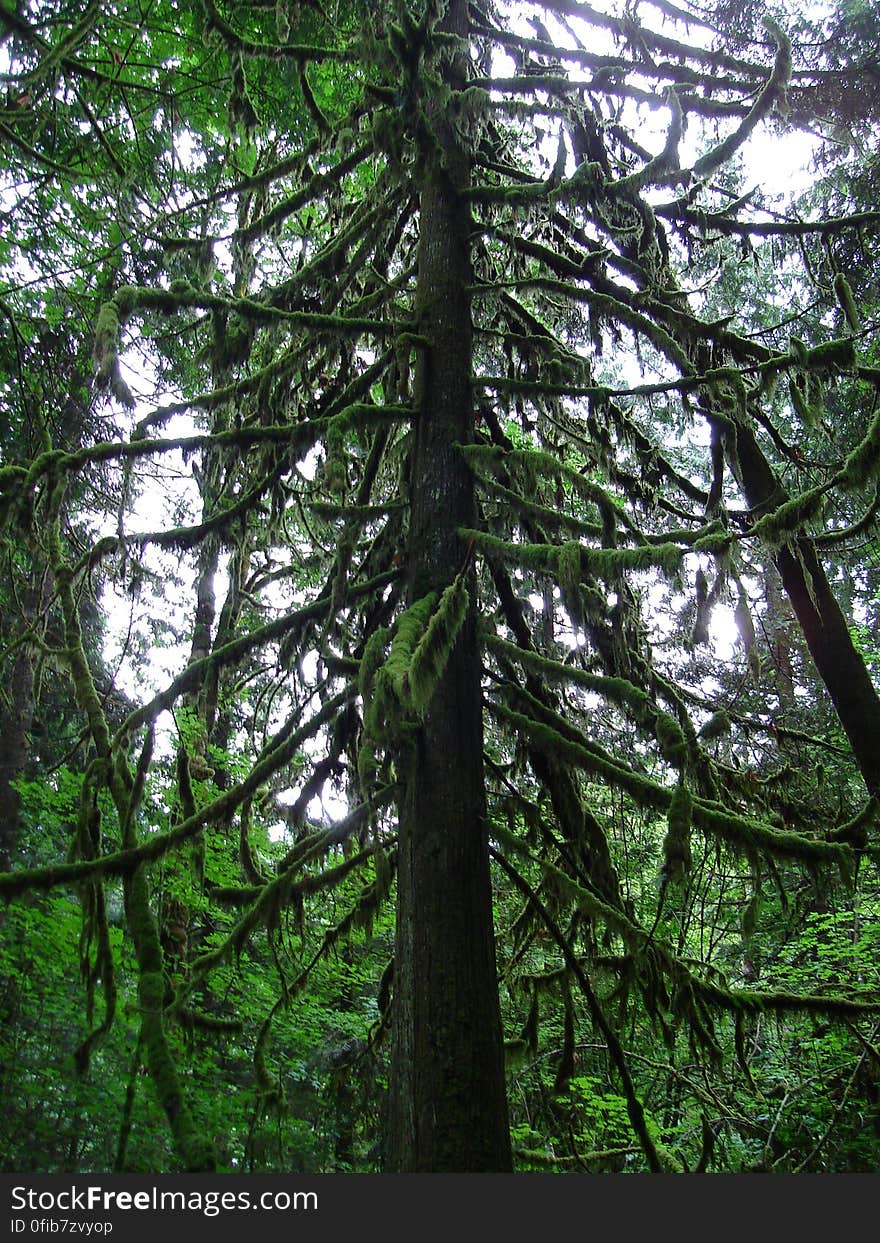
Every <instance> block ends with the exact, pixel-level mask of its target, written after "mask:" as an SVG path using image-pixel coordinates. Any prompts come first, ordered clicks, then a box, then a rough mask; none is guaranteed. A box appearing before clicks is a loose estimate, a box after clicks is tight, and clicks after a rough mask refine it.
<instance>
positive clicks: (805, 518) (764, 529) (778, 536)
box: [752, 485, 827, 545]
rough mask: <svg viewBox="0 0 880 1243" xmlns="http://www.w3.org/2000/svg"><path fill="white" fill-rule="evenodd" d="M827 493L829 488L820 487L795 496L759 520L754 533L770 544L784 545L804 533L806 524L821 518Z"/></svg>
mask: <svg viewBox="0 0 880 1243" xmlns="http://www.w3.org/2000/svg"><path fill="white" fill-rule="evenodd" d="M826 493H827V487H826V486H825V485H819V486H818V487H815V488H810V489H808V491H806V492H802V493H801V495H800V496H793V497H792V498H791V500H788V501H785V502H784V503H783V504H782V505H780V506H779V508H778V509H774V510H772V511H771V512H770V513H769V514H765V515H764V517H763V518H759V519H758V521H757V522H756V523H755V525H754V526H753V527H752V533H753V534H754V535H758V536H760V537H761V539H764V540H766V541H767V543H768V544H772V545H779V544H784V543H785V542H786V541H787V540H789V539H791V537H792V536H794V535H797V534H798V533H799V532H800V531H802V530H803V528H804V526H805V525H806V523H808V522H810V521H812V520H813V519H816V518H819V517H821V515H822V511H823V509H824V507H825V498H826Z"/></svg>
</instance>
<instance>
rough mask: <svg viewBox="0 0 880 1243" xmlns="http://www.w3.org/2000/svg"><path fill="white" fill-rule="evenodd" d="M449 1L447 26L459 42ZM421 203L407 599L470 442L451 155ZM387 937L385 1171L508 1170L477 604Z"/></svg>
mask: <svg viewBox="0 0 880 1243" xmlns="http://www.w3.org/2000/svg"><path fill="white" fill-rule="evenodd" d="M466 12H467V10H466V5H465V4H464V3H463V2H462V0H452V3H451V4H450V6H449V9H448V10H447V15H446V19H445V27H446V29H448V30H453V31H455V32H456V33H459V34H465V33H466V31H467V25H466V21H467V18H466ZM433 164H434V167H433V169H432V170H429V171H428V172H427V174H426V177H425V181H424V184H423V190H422V196H421V237H420V249H419V278H418V279H419V318H420V321H421V322H420V331H421V332H422V333H423V334H424V335H425V337H426V338H427V340H428V341H429V342H430V345H429V347H428V348H427V349H426V350H425V351H424V355H423V358H422V363H421V367H420V374H419V377H418V385H419V388H418V392H417V399H418V404H419V422H418V427H417V433H416V444H415V449H414V455H413V468H412V480H411V496H412V511H411V524H410V545H409V598H410V601H411V602H412V601H415V600H417V599H420V598H421V597H422V596H424V595H425V594H426V593H427V592H429V591H432V590H442V588H444V587H445V586H446V585H447V584H448V583H450V582H452V580H453V579H454V578H455V576H456V575H457V574H458V573H459V571H460V570H461V569H462V567H463V565H464V563H465V558H466V549H465V548H464V547H463V545H462V542H461V540H460V538H459V536H458V534H457V530H458V528H459V527H460V526H471V525H472V523H473V520H474V514H475V503H474V494H473V484H472V480H471V477H470V473H469V472H468V470H467V468H466V467H465V465H464V463H463V461H462V459H461V457H460V455H459V454H458V453H457V452H456V450H455V447H454V446H455V444H456V443H462V442H466V441H468V440H469V439H470V438H471V436H472V428H473V418H472V401H471V365H472V364H471V354H472V341H471V322H470V306H469V303H468V295H467V287H468V285H469V284H470V282H471V264H470V254H469V239H470V217H469V212H468V210H467V207H466V205H465V204H464V203H463V202H462V201H461V199H460V197H459V194H458V192H457V187H458V186H462V185H464V184H465V183H466V179H467V163H466V160H464V158H463V157H462V156H461V155H460V154H459V153H458V152H457V151H456V150H455V149H454V145H453V143H452V141H451V139H450V143H449V146H448V149H447V153H446V159H445V160H444V167H443V168H441V167H440V163H439V161H438V160H437V159H436V156H435V157H434V161H433ZM402 768H403V772H402V778H403V783H404V794H403V797H402V799H401V803H400V834H399V849H398V902H397V938H396V946H395V976H394V1003H393V1007H394V1008H393V1029H392V1031H393V1035H392V1065H391V1090H390V1100H389V1116H388V1133H387V1142H386V1168H387V1169H388V1170H389V1171H395V1172H414V1171H421V1172H434V1173H440V1172H455V1171H463V1172H471V1171H502V1172H503V1171H507V1170H509V1169H510V1168H511V1154H510V1138H509V1130H508V1118H507V1104H506V1097H505V1084H504V1055H503V1042H502V1036H501V1021H500V1011H499V1003H498V984H497V973H496V967H495V947H494V932H493V922H492V895H491V887H490V878H489V857H488V851H487V832H486V818H485V795H484V788H483V727H482V694H481V661H480V652H479V646H478V642H477V632H476V620H475V615H474V608H473V605H472V606H471V609H470V613H469V616H468V619H467V621H466V623H465V625H464V626H463V628H462V631H461V633H460V635H459V638H458V641H457V643H456V645H455V648H454V650H453V652H452V655H451V657H450V660H449V663H448V665H447V667H446V671H445V674H444V676H443V678H442V679H441V682H440V685H439V686H438V688H437V691H436V693H435V695H434V698H433V700H432V702H431V705H430V708H429V710H428V713H427V716H426V719H425V721H424V724H423V726H422V728H420V729H419V731H418V735H417V737H416V740H415V743H414V745H413V747H412V749H411V751H410V753H409V755H408V756H406V757H404V758H403V759H402Z"/></svg>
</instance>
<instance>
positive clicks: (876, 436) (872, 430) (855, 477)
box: [840, 409, 880, 488]
mask: <svg viewBox="0 0 880 1243" xmlns="http://www.w3.org/2000/svg"><path fill="white" fill-rule="evenodd" d="M878 460H880V409H878V411H877V413H876V414H875V415H874V417H873V419H872V420H871V425H870V427H869V428H868V432H867V435H866V436H865V438H864V439H863V440H861V441H860V442H859V444H857V445H856V447H855V448H854V449H853V451H852V453H850V454H849V455H848V456H847V458H846V460H845V461H844V463H843V469H842V470H841V472H840V478H841V482H842V483H843V484H844V485H845V486H846V487H849V488H860V487H862V486H863V485H864V484H866V483H867V482H868V480H869V479H870V478H871V476H872V475H873V474H874V472H875V470H876V468H877V462H878Z"/></svg>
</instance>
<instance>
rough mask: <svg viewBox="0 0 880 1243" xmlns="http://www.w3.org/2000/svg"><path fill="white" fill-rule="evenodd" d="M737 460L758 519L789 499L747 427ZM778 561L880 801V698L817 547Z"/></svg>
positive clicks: (784, 553)
mask: <svg viewBox="0 0 880 1243" xmlns="http://www.w3.org/2000/svg"><path fill="white" fill-rule="evenodd" d="M736 457H737V459H738V460H737V461H732V462H731V467H732V469H733V471H734V474H735V475H736V476H737V478H738V479H739V482H740V485H741V487H742V489H743V492H744V494H745V497H746V500H747V501H748V504H749V506H750V507H751V509H753V510H755V511H756V512H757V514H761V513H766V512H767V511H768V510H770V509H773V508H775V507H776V506H778V505H781V504H783V503H784V502H785V501H786V500H788V499H789V498H788V495H787V493H786V492H785V490H784V489H783V488H782V485H781V484H780V483H779V481H778V480H777V478H776V476H775V474H774V473H773V471H772V469H771V467H770V465H769V463H768V462H767V459H766V458H765V457H764V454H763V453H762V452H761V448H760V446H759V445H758V443H757V441H756V440H755V437H754V434H753V433H752V431H751V429H750V428H748V427H745V426H740V427H738V428H737V453H736ZM774 560H775V562H776V567H777V569H778V570H779V573H780V575H781V577H782V582H783V586H784V587H785V591H786V595H787V596H788V598H789V600H790V601H791V606H792V608H793V609H794V612H795V616H796V617H797V619H798V622H799V623H800V627H801V629H802V631H803V633H804V638H805V639H806V642H807V647H808V648H809V649H810V654H811V656H812V657H813V660H814V662H815V665H816V669H817V670H818V672H819V676H820V677H821V679H822V681H823V682H824V683H825V686H826V688H827V690H828V694H829V695H830V696H831V700H832V702H833V704H834V707H835V708H836V710H837V715H838V717H839V718H840V723H841V725H842V726H843V729H844V732H845V733H846V736H847V738H848V739H849V742H850V746H851V747H852V749H853V755H854V756H855V758H856V762H857V764H858V765H859V768H860V770H861V773H862V776H863V777H864V779H865V785H866V786H867V787H868V790H869V791H870V793H871V794H876V795H880V743H878V739H880V697H878V694H877V690H876V688H875V686H874V683H873V682H872V681H871V675H870V674H869V673H868V670H867V668H866V666H865V662H864V660H863V659H862V657H861V656H860V655H859V653H858V652H857V651H856V649H855V646H854V645H853V641H852V638H851V637H850V633H849V627H848V625H847V622H846V618H845V617H844V615H843V612H842V610H841V608H840V605H839V604H838V603H837V600H836V598H835V596H834V593H833V592H832V590H831V587H830V585H829V583H828V578H827V576H826V574H825V570H824V568H823V566H822V564H821V562H820V561H819V558H818V557H817V556H816V551H815V548H814V547H813V543H812V541H811V540H809V539H807V538H806V537H805V536H799V537H798V538H796V539H794V540H793V541H792V542H791V543H790V544H786V545H783V547H782V548H780V549H779V550H778V551H777V552H776V555H775V557H774Z"/></svg>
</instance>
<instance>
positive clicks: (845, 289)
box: [834, 272, 861, 332]
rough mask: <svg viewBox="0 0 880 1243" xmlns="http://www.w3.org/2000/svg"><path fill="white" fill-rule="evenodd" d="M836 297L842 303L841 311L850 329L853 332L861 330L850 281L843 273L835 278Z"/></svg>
mask: <svg viewBox="0 0 880 1243" xmlns="http://www.w3.org/2000/svg"><path fill="white" fill-rule="evenodd" d="M834 296H835V298H836V299H837V301H838V302H839V303H840V307H841V310H842V311H843V314H844V317H845V318H846V322H847V323H848V324H849V326H850V329H851V330H852V331H853V332H858V331H859V329H860V328H861V323H860V321H859V312H858V310H857V309H856V301H855V298H854V297H853V295H852V290H851V289H850V287H849V281H848V280H847V279H846V277H845V276H844V274H843V273H842V272H838V273H837V274H836V275H835V277H834Z"/></svg>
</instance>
